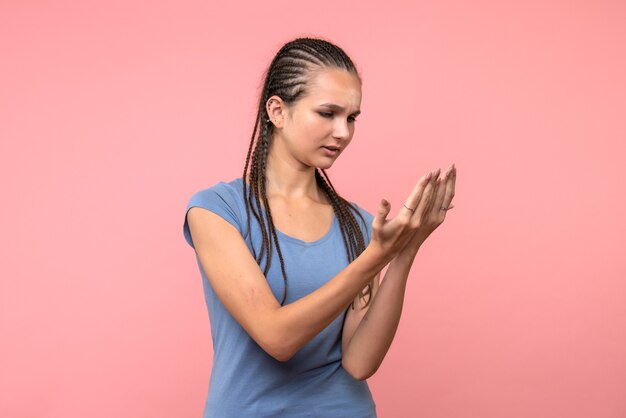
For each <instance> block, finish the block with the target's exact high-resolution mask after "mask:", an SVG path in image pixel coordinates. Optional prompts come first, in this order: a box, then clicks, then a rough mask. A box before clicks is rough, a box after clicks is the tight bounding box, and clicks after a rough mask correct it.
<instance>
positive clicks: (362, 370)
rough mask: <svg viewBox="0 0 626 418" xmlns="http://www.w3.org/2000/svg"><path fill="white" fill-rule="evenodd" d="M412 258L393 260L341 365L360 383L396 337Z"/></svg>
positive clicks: (378, 363)
mask: <svg viewBox="0 0 626 418" xmlns="http://www.w3.org/2000/svg"><path fill="white" fill-rule="evenodd" d="M414 258H415V255H413V254H411V255H400V256H398V257H396V258H394V259H393V260H392V261H391V263H389V267H388V268H387V272H386V273H385V277H384V278H383V280H382V283H381V285H380V288H379V289H378V292H377V293H376V295H375V296H374V299H372V301H371V305H370V307H369V308H368V311H367V312H366V314H365V315H364V316H363V319H362V320H361V322H360V323H359V326H358V327H357V329H356V330H355V331H354V334H353V336H352V339H351V340H350V343H349V344H348V347H347V349H346V352H345V353H343V364H344V365H345V368H346V369H348V370H350V373H351V374H352V375H353V376H355V377H357V378H358V379H360V380H364V379H367V378H368V377H370V376H372V375H373V374H374V373H375V372H376V370H378V367H379V366H380V364H381V363H382V361H383V359H384V358H385V355H386V354H387V351H388V350H389V347H390V346H391V342H392V341H393V338H394V336H395V334H396V330H397V328H398V323H399V322H400V315H401V313H402V305H403V301H404V293H405V289H406V283H407V278H408V275H409V271H410V269H411V266H412V264H413V259H414Z"/></svg>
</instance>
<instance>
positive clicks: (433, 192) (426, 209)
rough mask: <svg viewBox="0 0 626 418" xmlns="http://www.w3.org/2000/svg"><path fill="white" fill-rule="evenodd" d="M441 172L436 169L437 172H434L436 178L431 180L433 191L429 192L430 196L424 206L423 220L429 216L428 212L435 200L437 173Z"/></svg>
mask: <svg viewBox="0 0 626 418" xmlns="http://www.w3.org/2000/svg"><path fill="white" fill-rule="evenodd" d="M440 172H441V169H440V168H438V169H437V171H435V173H436V176H435V178H434V179H433V189H432V191H431V194H430V196H429V197H428V203H427V204H426V207H425V208H424V219H426V218H427V217H428V215H429V214H430V211H431V210H432V208H433V203H434V201H435V198H436V196H437V189H438V184H439V173H440Z"/></svg>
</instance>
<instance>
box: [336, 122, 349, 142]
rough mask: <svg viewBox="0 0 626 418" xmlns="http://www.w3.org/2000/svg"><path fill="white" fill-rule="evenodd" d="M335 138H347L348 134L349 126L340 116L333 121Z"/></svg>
mask: <svg viewBox="0 0 626 418" xmlns="http://www.w3.org/2000/svg"><path fill="white" fill-rule="evenodd" d="M333 136H334V137H335V138H344V139H345V138H348V137H349V136H350V127H349V126H348V121H347V120H343V119H341V118H337V120H336V122H335V132H334V135H333Z"/></svg>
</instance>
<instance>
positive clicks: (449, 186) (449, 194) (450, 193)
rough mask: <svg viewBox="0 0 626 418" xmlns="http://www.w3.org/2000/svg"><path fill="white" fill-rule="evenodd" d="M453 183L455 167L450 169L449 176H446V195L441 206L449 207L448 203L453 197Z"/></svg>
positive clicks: (454, 181) (454, 180)
mask: <svg viewBox="0 0 626 418" xmlns="http://www.w3.org/2000/svg"><path fill="white" fill-rule="evenodd" d="M453 165H454V164H453ZM455 183H456V167H454V168H453V169H452V172H451V174H450V178H448V181H447V182H446V196H445V198H444V199H443V204H442V206H445V207H447V208H449V207H450V203H451V202H452V198H453V197H454V188H455Z"/></svg>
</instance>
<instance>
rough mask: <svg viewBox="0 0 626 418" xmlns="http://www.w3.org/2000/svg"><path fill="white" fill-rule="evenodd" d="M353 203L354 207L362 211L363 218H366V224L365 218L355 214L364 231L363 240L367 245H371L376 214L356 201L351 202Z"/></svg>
mask: <svg viewBox="0 0 626 418" xmlns="http://www.w3.org/2000/svg"><path fill="white" fill-rule="evenodd" d="M350 203H352V205H353V206H354V207H356V208H357V209H358V210H359V212H360V213H361V215H363V218H364V219H365V225H364V224H363V220H361V218H360V217H359V216H358V215H355V217H356V220H357V222H358V223H359V226H360V227H361V231H364V232H363V241H364V242H365V245H366V246H367V245H369V243H370V240H371V239H372V221H373V220H374V215H372V214H371V213H369V212H368V211H366V210H365V209H363V208H362V207H361V206H359V205H357V204H356V203H354V202H350Z"/></svg>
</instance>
